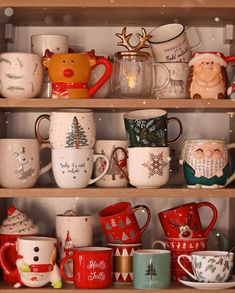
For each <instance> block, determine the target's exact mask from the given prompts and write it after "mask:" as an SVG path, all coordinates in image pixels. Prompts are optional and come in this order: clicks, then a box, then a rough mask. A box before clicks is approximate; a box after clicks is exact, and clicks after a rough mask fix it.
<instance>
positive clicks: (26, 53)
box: [0, 52, 41, 60]
mask: <svg viewBox="0 0 235 293" xmlns="http://www.w3.org/2000/svg"><path fill="white" fill-rule="evenodd" d="M2 55H21V56H22V55H23V56H26V55H31V56H35V57H37V58H40V60H41V57H40V55H38V54H36V53H31V52H29V53H28V52H2V53H0V56H2Z"/></svg>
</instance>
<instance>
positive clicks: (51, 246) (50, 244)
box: [0, 236, 62, 288]
mask: <svg viewBox="0 0 235 293" xmlns="http://www.w3.org/2000/svg"><path fill="white" fill-rule="evenodd" d="M56 243H57V241H56V239H55V238H50V237H40V236H30V237H19V238H17V240H16V242H15V243H13V242H5V243H4V244H3V245H2V247H1V249H0V265H1V267H2V269H3V271H4V273H6V274H7V275H12V276H15V277H16V278H17V277H18V282H17V283H16V284H15V285H14V287H15V288H19V287H20V286H21V285H22V284H24V285H25V286H27V287H35V288H36V287H42V286H44V285H46V284H47V283H49V282H51V285H52V286H53V287H54V288H61V287H62V282H61V277H60V274H59V268H58V267H57V265H56V263H55V261H56ZM9 247H14V248H16V251H17V260H16V266H15V268H11V266H10V265H9V260H8V258H7V255H8V254H7V250H8V248H9Z"/></svg>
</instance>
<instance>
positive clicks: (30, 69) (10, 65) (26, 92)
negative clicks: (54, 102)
mask: <svg viewBox="0 0 235 293" xmlns="http://www.w3.org/2000/svg"><path fill="white" fill-rule="evenodd" d="M0 80H1V83H0V94H1V95H2V96H3V97H4V98H8V99H30V98H35V97H37V96H38V94H39V93H40V91H41V86H42V81H43V68H42V62H41V57H40V56H39V55H36V54H31V53H22V52H5V53H1V54H0Z"/></svg>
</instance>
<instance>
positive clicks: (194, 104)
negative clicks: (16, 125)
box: [0, 98, 235, 112]
mask: <svg viewBox="0 0 235 293" xmlns="http://www.w3.org/2000/svg"><path fill="white" fill-rule="evenodd" d="M1 108H3V109H4V110H8V111H12V110H14V111H31V110H32V109H34V110H38V111H40V110H43V109H44V110H45V109H47V110H53V109H57V108H92V109H94V110H96V111H109V112H110V111H113V112H118V111H122V110H131V109H151V108H163V109H168V110H169V111H171V112H174V111H176V112H191V111H197V112H205V111H207V112H233V111H234V110H235V100H230V99H225V100H192V99H41V98H40V99H39V98H38V99H17V98H16V99H0V109H1Z"/></svg>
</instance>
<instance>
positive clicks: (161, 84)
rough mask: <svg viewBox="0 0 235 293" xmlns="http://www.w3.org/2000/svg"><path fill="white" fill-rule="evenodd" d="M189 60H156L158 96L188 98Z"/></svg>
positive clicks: (156, 90)
mask: <svg viewBox="0 0 235 293" xmlns="http://www.w3.org/2000/svg"><path fill="white" fill-rule="evenodd" d="M188 72H189V66H188V62H156V63H154V73H155V88H154V90H155V97H156V98H176V99H183V98H188V97H189V93H188V89H187V83H188Z"/></svg>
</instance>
